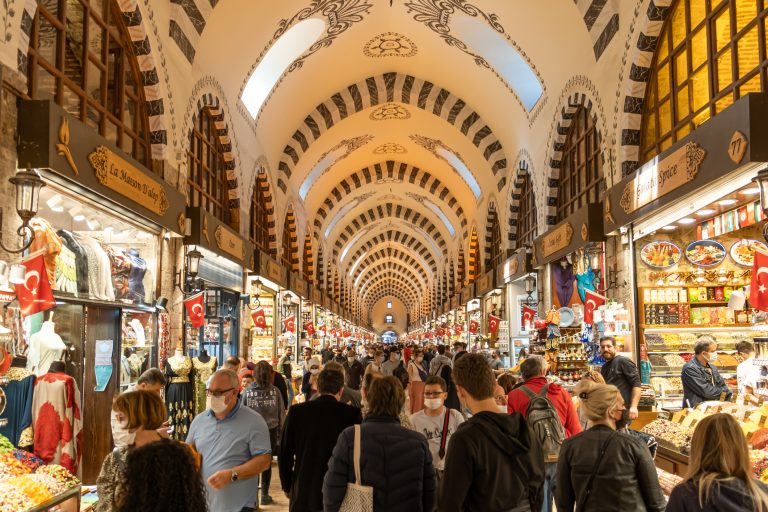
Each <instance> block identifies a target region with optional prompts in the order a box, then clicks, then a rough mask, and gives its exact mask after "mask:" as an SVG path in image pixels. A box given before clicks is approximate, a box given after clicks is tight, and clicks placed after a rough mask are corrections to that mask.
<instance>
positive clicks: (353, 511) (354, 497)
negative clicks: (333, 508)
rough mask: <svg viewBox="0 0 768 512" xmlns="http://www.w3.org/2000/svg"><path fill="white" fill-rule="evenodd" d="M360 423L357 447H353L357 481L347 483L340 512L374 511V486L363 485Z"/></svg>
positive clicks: (357, 428)
mask: <svg viewBox="0 0 768 512" xmlns="http://www.w3.org/2000/svg"><path fill="white" fill-rule="evenodd" d="M361 446H362V445H361V442H360V425H355V447H354V449H353V455H352V457H353V458H354V464H355V481H354V482H349V483H347V494H345V495H344V501H342V502H341V507H340V508H339V512H373V487H371V486H369V485H361V483H362V479H361V478H360V448H361Z"/></svg>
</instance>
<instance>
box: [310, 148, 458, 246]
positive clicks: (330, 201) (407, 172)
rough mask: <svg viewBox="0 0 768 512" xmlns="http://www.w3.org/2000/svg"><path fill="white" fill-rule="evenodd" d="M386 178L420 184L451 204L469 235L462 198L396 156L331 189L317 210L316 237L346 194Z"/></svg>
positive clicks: (431, 176) (359, 172) (356, 174)
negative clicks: (456, 196)
mask: <svg viewBox="0 0 768 512" xmlns="http://www.w3.org/2000/svg"><path fill="white" fill-rule="evenodd" d="M386 179H391V180H397V181H402V182H407V183H410V184H412V185H417V186H419V187H420V188H421V189H422V190H425V191H429V193H430V194H431V195H433V196H435V197H437V198H438V199H440V200H441V201H443V202H444V203H446V204H447V205H448V208H450V209H452V210H453V211H454V212H455V213H456V217H458V219H459V220H460V222H461V228H462V230H463V234H464V236H465V237H466V235H467V228H466V226H467V219H466V216H465V215H464V209H463V208H462V207H461V205H459V203H458V200H457V199H456V198H455V197H454V196H453V194H451V192H450V190H448V187H446V186H445V185H444V184H443V183H442V182H441V181H440V180H439V179H437V178H436V177H434V176H433V175H431V174H430V173H429V172H427V171H423V170H421V169H419V168H418V167H414V166H413V165H410V164H406V163H402V162H395V161H393V160H387V161H386V162H382V163H378V164H374V165H372V166H370V167H365V168H363V169H360V170H359V171H357V172H356V173H354V174H352V175H351V176H348V177H346V178H344V179H343V180H341V182H340V183H339V184H338V185H336V186H335V187H334V188H333V190H331V192H330V194H328V197H326V199H325V202H324V203H323V204H322V205H321V206H320V208H318V210H317V215H316V217H315V222H314V225H315V229H316V233H315V237H317V238H319V237H320V236H321V234H320V230H321V229H322V225H323V223H324V222H325V221H326V220H328V218H329V217H330V216H331V213H332V211H333V209H334V207H336V206H338V205H340V204H342V203H343V201H344V198H345V197H346V196H348V195H349V194H351V193H352V192H353V191H355V190H357V189H359V188H363V187H365V186H366V185H371V184H373V183H377V182H380V181H382V180H386Z"/></svg>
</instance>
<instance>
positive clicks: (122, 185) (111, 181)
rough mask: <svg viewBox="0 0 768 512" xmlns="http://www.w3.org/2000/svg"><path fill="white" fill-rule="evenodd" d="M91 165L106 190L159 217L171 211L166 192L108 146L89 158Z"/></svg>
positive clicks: (101, 147) (99, 148)
mask: <svg viewBox="0 0 768 512" xmlns="http://www.w3.org/2000/svg"><path fill="white" fill-rule="evenodd" d="M88 161H89V162H90V163H91V166H93V170H94V172H95V173H96V179H97V180H99V183H101V184H102V185H104V186H105V187H107V188H109V189H112V190H113V191H115V192H117V193H118V194H120V195H122V196H125V197H127V198H128V199H130V200H131V201H134V202H136V203H138V204H140V205H141V206H143V207H144V208H146V209H148V210H150V211H152V212H154V213H156V214H158V215H163V214H165V212H166V210H168V207H169V206H170V204H169V203H168V196H166V194H165V189H163V187H162V186H161V185H160V184H159V183H158V182H157V181H155V180H154V179H152V178H150V177H149V176H147V175H146V174H144V173H143V172H142V171H140V170H139V169H138V168H137V167H135V166H133V165H131V164H130V163H129V162H128V161H127V160H125V159H124V158H122V157H120V156H119V155H118V154H116V153H113V152H112V151H111V150H110V149H109V148H107V147H106V146H98V147H97V148H96V151H94V152H93V153H91V154H90V155H88Z"/></svg>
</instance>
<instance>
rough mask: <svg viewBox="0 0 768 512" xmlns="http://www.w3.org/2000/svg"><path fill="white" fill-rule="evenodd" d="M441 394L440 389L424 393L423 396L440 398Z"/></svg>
mask: <svg viewBox="0 0 768 512" xmlns="http://www.w3.org/2000/svg"><path fill="white" fill-rule="evenodd" d="M442 394H443V392H442V391H437V392H431V393H424V396H425V397H427V398H440V395H442Z"/></svg>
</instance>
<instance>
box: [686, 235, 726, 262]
mask: <svg viewBox="0 0 768 512" xmlns="http://www.w3.org/2000/svg"><path fill="white" fill-rule="evenodd" d="M727 254H728V252H727V251H726V250H725V247H724V246H723V244H721V243H720V242H715V241H714V240H698V241H696V242H691V243H690V244H688V247H686V248H685V258H686V259H687V260H688V261H690V262H691V263H692V264H693V265H696V266H699V267H714V266H715V265H719V264H720V263H722V262H723V260H724V259H725V256H726V255H727Z"/></svg>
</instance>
